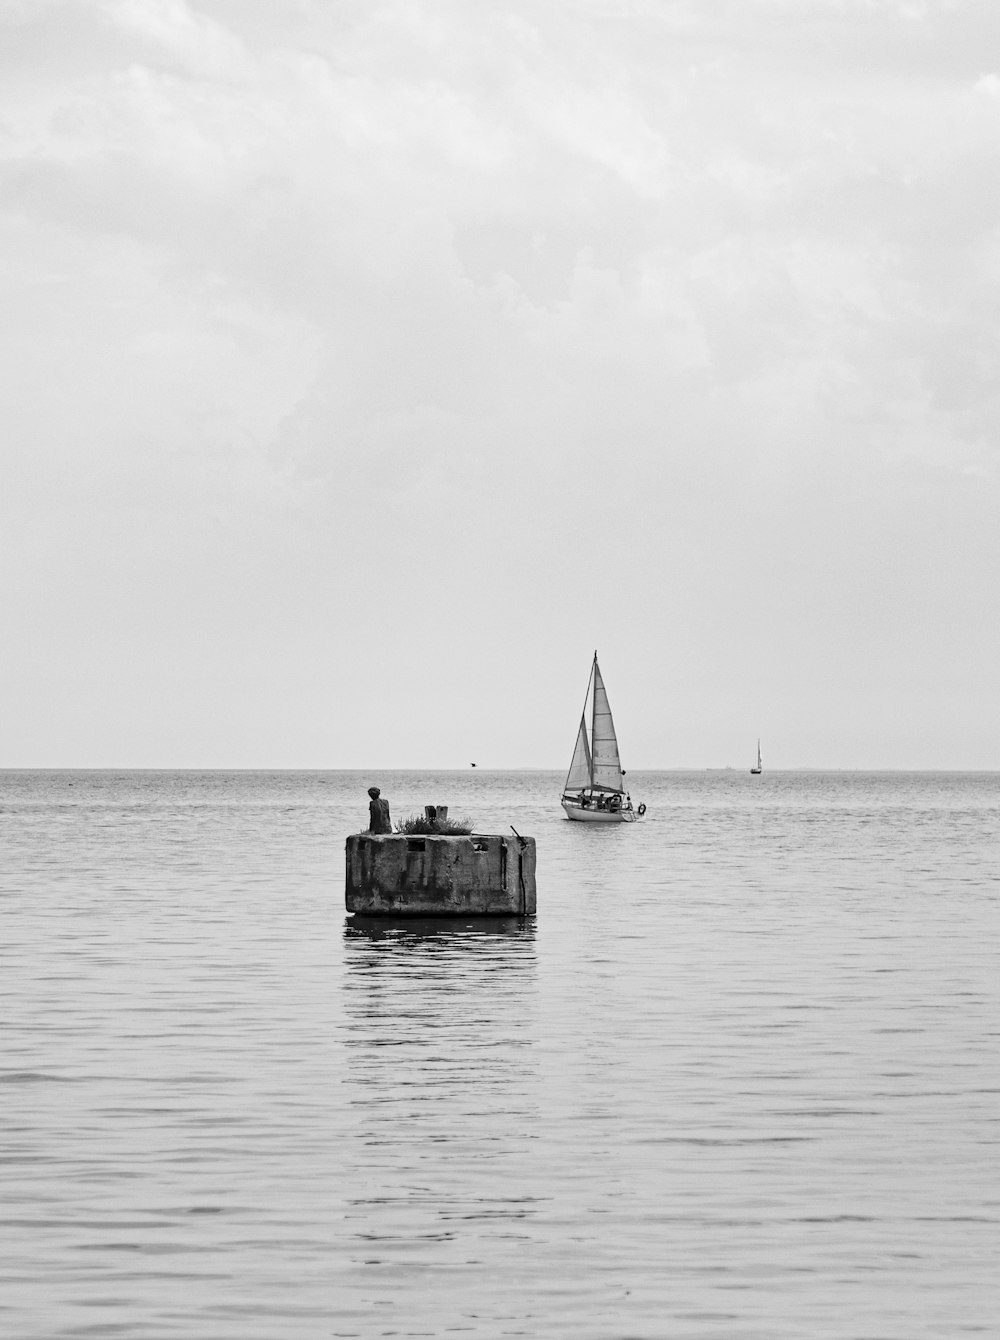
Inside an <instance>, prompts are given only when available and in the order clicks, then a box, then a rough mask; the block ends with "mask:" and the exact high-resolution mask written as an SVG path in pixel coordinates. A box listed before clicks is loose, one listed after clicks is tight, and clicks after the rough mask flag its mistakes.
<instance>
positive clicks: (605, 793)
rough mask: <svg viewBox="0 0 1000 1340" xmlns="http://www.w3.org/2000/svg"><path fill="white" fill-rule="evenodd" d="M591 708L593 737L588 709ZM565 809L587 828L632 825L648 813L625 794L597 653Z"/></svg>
mask: <svg viewBox="0 0 1000 1340" xmlns="http://www.w3.org/2000/svg"><path fill="white" fill-rule="evenodd" d="M588 707H589V708H590V736H589V738H588V735H587V709H588ZM562 807H563V809H564V810H565V811H566V818H567V819H576V820H579V821H581V822H583V823H588V824H631V823H634V822H635V820H636V818H637V817H639V818H641V817H642V815H644V814H645V813H646V807H645V805H640V806H639V808H638V810H634V809H633V808H632V798H631V796H630V795H629V793H628V792H627V791H626V790H625V774H624V773H623V772H622V764H621V759H620V758H619V756H618V739H617V737H616V735H615V723H614V721H613V720H612V717H611V707H610V704H609V703H608V694H607V690H606V689H605V687H604V680H603V679H602V678H601V667H600V666H599V665H598V664H597V652H596V651H595V652H594V662H593V664H592V665H591V667H590V678H589V679H588V680H587V696H586V698H584V700H583V713H582V715H581V717H580V729H579V731H578V732H577V737H576V745H575V746H574V749H573V761H572V762H571V763H570V765H569V772H568V774H567V776H566V785H565V787H564V788H563V797H562Z"/></svg>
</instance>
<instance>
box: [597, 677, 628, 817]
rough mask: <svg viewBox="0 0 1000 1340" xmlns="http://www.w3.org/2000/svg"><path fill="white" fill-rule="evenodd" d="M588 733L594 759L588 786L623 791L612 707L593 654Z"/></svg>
mask: <svg viewBox="0 0 1000 1340" xmlns="http://www.w3.org/2000/svg"><path fill="white" fill-rule="evenodd" d="M593 722H594V724H593V727H592V728H591V732H590V739H591V747H592V749H593V759H592V762H591V773H590V775H591V779H592V780H591V785H592V786H599V787H604V788H606V789H607V790H609V791H622V790H624V787H623V786H622V763H621V759H620V758H619V757H618V737H617V736H616V735H615V723H614V721H613V720H612V719H611V706H610V704H609V703H608V694H607V690H606V689H605V687H604V680H603V679H602V678H601V668H600V666H599V665H598V664H597V656H596V654H595V656H594V719H593Z"/></svg>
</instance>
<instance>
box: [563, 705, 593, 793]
mask: <svg viewBox="0 0 1000 1340" xmlns="http://www.w3.org/2000/svg"><path fill="white" fill-rule="evenodd" d="M585 786H590V746H589V745H588V744H587V718H586V717H585V716H582V717H581V718H580V734H579V735H578V736H577V737H576V748H575V749H574V750H573V762H572V763H571V764H570V765H569V775H568V776H567V778H566V787H565V789H566V790H567V791H581V790H583V788H584V787H585Z"/></svg>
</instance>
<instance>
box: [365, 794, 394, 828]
mask: <svg viewBox="0 0 1000 1340" xmlns="http://www.w3.org/2000/svg"><path fill="white" fill-rule="evenodd" d="M368 794H369V795H370V796H371V803H370V804H369V806H368V831H369V833H391V832H392V820H391V819H390V818H389V802H388V801H387V800H382V799H381V798H380V797H381V793H380V791H379V789H378V787H377V786H370V787H369V788H368Z"/></svg>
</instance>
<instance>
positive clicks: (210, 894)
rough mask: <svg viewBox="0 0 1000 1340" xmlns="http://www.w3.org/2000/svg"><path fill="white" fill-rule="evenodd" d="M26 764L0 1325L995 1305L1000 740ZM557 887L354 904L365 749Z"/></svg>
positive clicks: (516, 1326) (958, 1328)
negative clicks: (947, 761)
mask: <svg viewBox="0 0 1000 1340" xmlns="http://www.w3.org/2000/svg"><path fill="white" fill-rule="evenodd" d="M629 782H630V784H631V788H632V794H633V798H634V800H635V801H636V803H638V802H639V801H640V800H641V801H645V803H646V804H647V805H648V813H647V814H646V817H645V819H644V820H642V821H641V822H639V823H637V824H635V825H628V826H626V825H621V826H615V827H604V826H601V827H589V826H586V825H581V824H571V823H568V822H566V821H565V820H564V819H563V817H562V812H561V810H560V808H559V804H558V799H559V792H560V783H561V777H560V776H559V775H557V774H549V773H539V772H534V773H531V772H525V773H491V772H487V771H485V770H478V769H477V770H476V771H472V770H469V771H468V772H465V773H436V774H435V773H423V774H417V773H397V774H388V773H377V772H372V773H363V774H362V773H344V772H330V773H246V772H240V773H185V772H173V773H150V772H96V773H94V772H79V773H73V772H58V773H53V772H7V773H0V1334H2V1335H3V1336H5V1337H6V1336H10V1337H12V1338H13V1337H16V1338H17V1340H30V1338H33V1337H38V1338H39V1340H42V1338H44V1340H62V1338H64V1337H65V1338H68V1337H84V1336H91V1337H95V1336H96V1337H104V1336H108V1337H112V1336H113V1337H135V1340H156V1338H157V1337H164V1338H167V1337H177V1338H181V1337H183V1338H184V1340H190V1338H193V1337H208V1338H211V1340H215V1338H216V1337H218V1338H229V1337H232V1340H251V1338H256V1337H260V1340H271V1338H273V1337H285V1336H302V1337H314V1336H315V1337H326V1336H338V1337H340V1336H357V1337H373V1336H449V1335H456V1336H471V1337H486V1336H488V1337H494V1336H553V1337H563V1336H564V1337H574V1338H576V1337H666V1336H669V1337H681V1338H683V1337H699V1338H703V1337H716V1338H718V1340H731V1338H733V1337H737V1338H740V1340H742V1338H744V1337H759V1338H760V1340H773V1338H774V1337H795V1338H796V1340H798V1338H799V1337H809V1338H811V1340H818V1338H820V1337H857V1340H862V1337H864V1338H865V1340H869V1338H873V1337H879V1338H881V1337H884V1338H886V1340H890V1338H891V1340H896V1338H898V1340H915V1338H916V1337H929V1336H935V1337H955V1336H960V1335H966V1334H969V1335H973V1334H979V1335H988V1336H996V1335H1000V964H998V945H1000V778H998V777H997V776H996V775H957V774H950V775H941V774H935V775H932V774H922V775H915V774H879V775H871V774H822V773H794V774H793V773H773V772H765V773H764V774H763V776H762V777H759V778H752V777H750V776H749V774H748V773H735V772H707V773H686V774H685V773H656V774H645V775H640V774H636V775H634V776H630V777H629ZM373 783H374V784H378V785H380V786H381V787H382V790H383V794H384V795H385V796H386V797H387V798H388V800H389V802H390V805H391V806H392V811H393V814H394V815H395V816H399V815H402V814H406V813H410V812H415V811H417V810H419V809H421V808H422V806H423V805H424V804H425V803H444V804H448V805H449V806H450V813H451V816H452V817H456V816H462V815H466V814H467V815H468V816H470V817H471V818H472V819H474V821H475V823H476V827H477V828H478V829H479V830H480V831H486V832H490V831H492V832H508V831H509V828H510V825H514V827H516V828H517V829H518V830H519V831H520V832H522V833H527V834H531V835H532V836H534V837H535V838H536V839H537V843H538V916H537V918H536V919H535V920H533V921H529V922H525V923H519V922H518V921H516V920H509V921H500V922H480V923H476V922H474V921H470V922H467V923H460V924H451V923H446V922H441V923H434V922H421V923H415V924H407V923H405V922H399V921H397V922H390V923H384V924H380V923H371V922H369V923H367V924H354V923H353V922H352V920H351V919H350V918H348V917H347V916H346V914H345V911H344V899H343V884H344V838H345V836H346V834H347V833H348V832H350V831H353V830H356V829H359V828H361V827H364V826H366V824H367V808H368V798H367V796H366V794H365V792H366V788H367V787H368V786H369V785H371V784H373Z"/></svg>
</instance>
